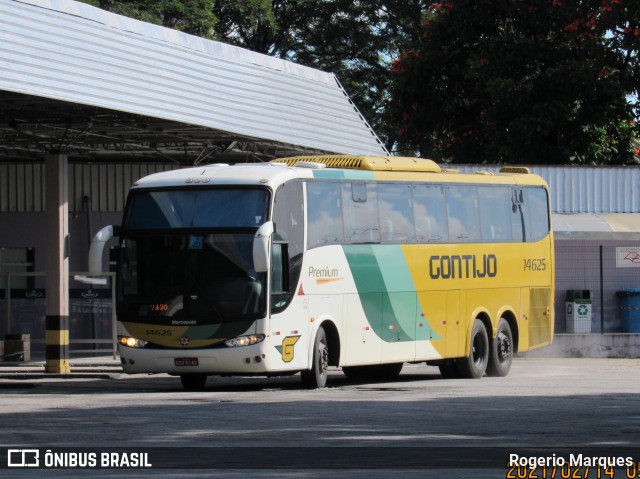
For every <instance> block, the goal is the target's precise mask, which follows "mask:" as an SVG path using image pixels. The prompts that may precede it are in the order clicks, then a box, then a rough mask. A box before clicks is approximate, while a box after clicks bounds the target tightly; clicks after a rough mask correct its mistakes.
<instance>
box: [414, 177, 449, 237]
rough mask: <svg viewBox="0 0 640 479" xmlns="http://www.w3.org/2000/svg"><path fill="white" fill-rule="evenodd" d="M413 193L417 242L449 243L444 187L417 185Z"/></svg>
mask: <svg viewBox="0 0 640 479" xmlns="http://www.w3.org/2000/svg"><path fill="white" fill-rule="evenodd" d="M412 193H413V194H412V198H413V221H414V224H415V228H416V236H415V238H416V242H417V243H438V242H442V241H448V240H449V231H448V227H447V210H446V206H445V194H444V187H442V186H439V185H436V186H424V185H416V186H414V187H413V188H412Z"/></svg>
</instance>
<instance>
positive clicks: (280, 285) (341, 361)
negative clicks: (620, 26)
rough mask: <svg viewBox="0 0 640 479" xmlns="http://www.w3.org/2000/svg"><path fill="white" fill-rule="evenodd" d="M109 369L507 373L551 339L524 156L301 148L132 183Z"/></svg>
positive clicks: (112, 231)
mask: <svg viewBox="0 0 640 479" xmlns="http://www.w3.org/2000/svg"><path fill="white" fill-rule="evenodd" d="M114 235H117V236H119V253H118V254H119V258H118V261H117V274H116V278H117V279H116V283H115V288H116V314H117V321H118V350H119V355H120V358H121V363H122V368H123V371H124V372H125V373H168V374H171V375H176V376H179V377H180V379H181V381H182V384H183V386H184V387H185V388H186V389H201V388H203V387H204V386H205V383H206V380H207V377H208V376H210V375H266V376H271V375H287V374H295V373H300V375H301V378H302V384H303V385H304V386H305V387H308V388H322V387H324V386H325V385H326V381H327V372H328V370H329V368H330V367H340V368H342V371H343V372H344V373H345V374H346V375H347V376H348V377H350V378H364V379H376V378H393V377H394V376H397V375H398V374H399V373H400V372H401V369H402V367H403V365H404V363H426V364H428V365H432V366H437V367H439V369H440V372H441V374H442V375H443V376H444V377H466V378H480V377H482V376H484V375H488V376H505V375H507V374H508V372H509V370H510V368H511V365H512V361H513V357H514V354H516V353H518V352H524V351H528V350H530V349H533V348H538V347H541V346H545V345H548V344H550V343H551V341H552V337H553V326H554V320H553V313H552V312H553V301H554V248H553V237H552V230H551V224H550V210H549V193H548V189H547V185H546V184H545V182H544V180H543V179H542V178H540V177H539V176H537V175H534V174H531V173H530V172H529V170H528V169H527V168H524V167H503V168H502V169H500V171H499V173H496V174H491V173H488V172H476V173H474V174H462V173H459V172H457V171H455V170H450V169H443V168H440V166H438V165H437V164H436V163H435V162H433V161H432V160H427V159H421V158H404V157H367V156H339V155H328V156H307V157H295V158H284V159H278V160H274V161H272V162H269V163H262V164H238V165H225V164H211V165H207V166H201V167H197V168H185V169H180V170H174V171H168V172H163V173H157V174H153V175H150V176H148V177H145V178H142V179H140V180H138V181H136V182H135V183H134V184H133V186H132V187H131V189H130V191H129V194H128V197H127V203H126V207H125V211H124V215H123V221H122V225H121V226H120V227H118V228H116V227H113V226H108V227H106V228H104V229H103V230H101V231H100V232H99V233H98V234H97V235H96V238H95V239H94V242H93V243H92V246H91V248H90V270H91V271H92V272H93V274H97V273H98V270H99V269H100V268H101V266H102V257H101V256H102V249H103V248H104V245H105V243H106V241H108V240H109V238H110V237H112V236H114Z"/></svg>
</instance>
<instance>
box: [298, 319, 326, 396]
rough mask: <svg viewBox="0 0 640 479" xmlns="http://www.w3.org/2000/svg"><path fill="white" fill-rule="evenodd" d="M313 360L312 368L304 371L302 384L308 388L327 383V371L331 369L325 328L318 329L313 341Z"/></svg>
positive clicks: (315, 387) (321, 386)
mask: <svg viewBox="0 0 640 479" xmlns="http://www.w3.org/2000/svg"><path fill="white" fill-rule="evenodd" d="M313 344H314V345H313V362H312V365H311V369H309V370H308V371H302V373H301V377H302V385H303V386H304V387H305V388H308V389H319V388H323V387H325V385H326V384H327V372H328V369H329V346H328V345H327V334H326V333H325V332H324V328H322V327H320V328H319V329H318V334H316V339H315V341H314V343H313Z"/></svg>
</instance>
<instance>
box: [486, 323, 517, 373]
mask: <svg viewBox="0 0 640 479" xmlns="http://www.w3.org/2000/svg"><path fill="white" fill-rule="evenodd" d="M512 362H513V334H512V333H511V328H510V327H509V323H508V322H507V320H506V319H504V318H500V321H499V322H498V332H497V334H496V339H495V340H494V341H492V342H491V351H490V354H489V365H488V366H487V376H501V377H502V376H506V375H507V374H509V370H510V369H511V363H512Z"/></svg>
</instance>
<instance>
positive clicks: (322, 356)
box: [318, 343, 329, 374]
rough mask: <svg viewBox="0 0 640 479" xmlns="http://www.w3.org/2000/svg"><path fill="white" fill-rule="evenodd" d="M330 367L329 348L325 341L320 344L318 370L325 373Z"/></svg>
mask: <svg viewBox="0 0 640 479" xmlns="http://www.w3.org/2000/svg"><path fill="white" fill-rule="evenodd" d="M328 368H329V348H327V345H326V344H324V343H320V345H319V346H318V372H319V373H320V374H324V373H325V372H326V371H327V369H328Z"/></svg>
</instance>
